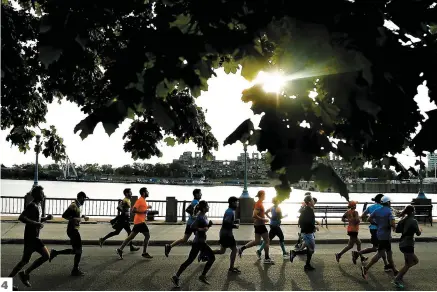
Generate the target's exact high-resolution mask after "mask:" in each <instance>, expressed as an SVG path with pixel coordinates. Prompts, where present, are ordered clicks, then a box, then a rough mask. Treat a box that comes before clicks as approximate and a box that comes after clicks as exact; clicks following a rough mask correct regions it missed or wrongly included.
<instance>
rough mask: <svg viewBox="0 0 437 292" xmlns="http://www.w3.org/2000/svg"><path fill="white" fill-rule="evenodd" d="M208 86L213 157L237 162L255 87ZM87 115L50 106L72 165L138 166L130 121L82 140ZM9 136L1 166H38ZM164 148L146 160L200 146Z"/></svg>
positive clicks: (241, 83)
mask: <svg viewBox="0 0 437 292" xmlns="http://www.w3.org/2000/svg"><path fill="white" fill-rule="evenodd" d="M208 83H209V90H208V91H207V92H203V94H202V95H201V96H200V97H199V98H198V99H197V104H198V105H199V106H201V107H203V108H204V109H206V110H207V112H206V114H205V115H206V121H207V122H208V123H209V124H210V125H211V127H212V132H213V134H214V135H215V137H216V138H217V139H218V141H219V143H220V148H219V151H217V152H214V155H215V156H216V158H217V159H220V160H235V159H236V158H237V156H238V155H239V154H240V153H241V152H242V149H243V147H242V145H241V144H240V143H238V144H234V145H231V146H226V147H223V146H222V145H223V141H224V139H225V138H226V137H227V136H228V135H229V134H230V133H232V131H233V130H234V129H235V128H236V127H237V126H238V125H240V123H241V122H243V121H244V120H245V119H247V118H252V120H253V122H254V123H255V124H256V125H257V123H258V122H259V119H260V116H255V115H254V114H253V113H252V111H251V110H250V104H245V103H243V102H242V101H241V93H242V91H243V89H245V88H247V87H249V86H250V83H249V82H248V81H246V80H245V79H244V78H243V77H241V75H240V72H238V73H237V74H235V75H233V74H230V75H227V74H226V73H224V71H223V70H218V71H217V77H214V78H211V79H210V80H209V82H208ZM266 89H267V88H266ZM418 92H419V93H418V95H417V96H416V97H415V100H416V102H417V103H418V105H419V107H420V109H421V110H422V111H424V112H426V111H429V110H431V109H434V108H436V106H435V104H434V103H430V99H429V97H428V94H427V93H428V89H427V88H426V86H422V85H421V86H419V87H418ZM84 117H85V115H84V114H83V113H82V112H81V111H80V110H79V108H78V107H77V106H76V105H75V104H73V103H70V102H67V101H64V102H62V104H58V103H57V102H55V103H53V104H51V105H49V110H48V114H47V117H46V118H47V124H48V125H56V127H57V129H58V132H59V134H60V135H61V136H62V137H63V138H64V142H65V145H66V146H67V154H68V156H69V157H70V159H71V161H72V162H74V163H76V164H85V163H99V164H112V165H113V166H121V165H124V164H131V163H133V162H134V161H133V159H131V157H130V154H128V153H125V152H124V151H123V143H124V142H123V139H122V136H123V133H124V132H125V131H126V130H127V129H128V127H129V123H130V121H129V120H126V121H125V122H124V123H123V124H122V125H121V126H120V128H119V129H117V131H116V132H115V133H114V134H112V136H111V137H108V135H107V134H106V133H105V131H104V129H103V126H102V125H101V124H99V125H97V127H96V129H95V130H94V134H93V135H90V136H89V137H88V138H86V139H85V140H83V141H82V140H81V138H80V137H79V135H77V134H76V135H75V134H74V133H73V129H74V127H75V125H76V124H77V123H78V122H79V121H80V120H81V119H82V118H84ZM7 133H8V132H7V131H1V133H0V137H1V140H0V149H1V153H2V155H1V162H2V163H3V164H5V165H6V166H12V165H13V164H22V163H27V162H33V161H34V159H35V153H34V152H33V150H32V151H29V152H28V153H26V154H22V153H20V152H19V151H18V149H17V148H15V147H11V146H10V144H9V143H8V142H6V140H5V139H6V135H7ZM32 149H33V146H32ZM160 149H161V151H162V152H163V157H161V158H156V157H154V158H152V159H150V160H148V161H144V162H148V163H156V162H161V163H168V162H171V161H172V160H173V159H175V158H178V157H179V156H180V155H181V154H182V153H183V152H184V151H193V152H194V151H197V149H196V146H195V145H194V144H192V143H190V144H186V145H177V146H175V147H168V146H166V145H165V143H162V145H161V146H160ZM248 150H249V152H253V151H256V148H255V147H249V148H248ZM398 158H399V159H400V161H401V163H403V164H404V165H405V166H407V167H409V166H414V163H415V157H414V154H413V153H412V151H410V150H409V151H406V152H405V153H404V155H399V156H398ZM138 162H141V161H138ZM40 163H41V164H48V163H52V160H51V159H49V158H45V157H44V156H43V155H40Z"/></svg>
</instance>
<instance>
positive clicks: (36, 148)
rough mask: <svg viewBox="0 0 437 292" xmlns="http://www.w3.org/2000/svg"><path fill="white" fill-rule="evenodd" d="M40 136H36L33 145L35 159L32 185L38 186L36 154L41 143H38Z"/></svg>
mask: <svg viewBox="0 0 437 292" xmlns="http://www.w3.org/2000/svg"><path fill="white" fill-rule="evenodd" d="M40 138H41V136H40V135H36V145H35V153H36V159H35V174H34V176H33V185H34V186H37V185H38V154H39V152H40V150H41V143H40Z"/></svg>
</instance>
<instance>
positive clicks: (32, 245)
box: [24, 237, 45, 252]
mask: <svg viewBox="0 0 437 292" xmlns="http://www.w3.org/2000/svg"><path fill="white" fill-rule="evenodd" d="M44 246H45V245H44V243H43V242H42V240H41V239H39V238H37V237H35V238H31V239H29V238H26V239H25V240H24V249H25V250H31V251H32V252H34V251H40V250H41V249H42V248H43V247H44Z"/></svg>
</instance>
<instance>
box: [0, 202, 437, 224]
mask: <svg viewBox="0 0 437 292" xmlns="http://www.w3.org/2000/svg"><path fill="white" fill-rule="evenodd" d="M72 201H73V199H72V198H46V200H45V203H44V206H43V207H44V213H45V214H52V215H54V216H61V215H62V213H63V212H64V211H65V209H66V208H67V207H68V206H69V205H70V203H71V202H72ZM119 201H120V200H117V199H115V200H114V199H90V200H87V202H86V203H85V204H84V206H83V209H82V210H83V214H86V215H87V216H92V217H114V216H116V215H117V212H118V211H117V206H118V202H119ZM147 203H148V204H150V205H152V210H156V211H158V215H156V216H155V217H157V218H165V214H166V206H167V201H166V200H148V201H147ZM190 203H191V201H178V202H177V217H178V220H181V221H186V220H187V219H188V214H187V213H185V209H186V208H187V207H188V205H189V204H190ZM0 204H1V205H0V213H1V214H2V215H18V214H21V212H22V210H23V208H24V197H12V196H1V201H0ZM208 204H209V212H208V217H209V218H211V219H221V218H223V214H224V212H225V211H226V209H227V208H228V203H227V202H224V201H209V202H208ZM369 204H373V202H362V203H358V204H357V210H358V211H359V213H361V212H363V211H364V208H365V207H366V206H367V205H369ZM409 204H411V202H393V203H392V206H393V207H396V206H405V205H409ZM272 205H273V203H272V202H264V207H265V208H266V209H267V208H270V207H271V206H272ZM333 205H334V206H335V205H337V206H345V205H346V203H345V202H320V201H319V202H318V203H317V206H333ZM432 205H433V210H436V206H435V205H437V203H432ZM300 207H301V203H298V202H282V203H281V208H282V212H283V213H284V214H288V215H289V217H288V218H285V219H284V220H283V221H284V222H287V221H295V220H296V218H297V216H298V211H299V209H300ZM294 215H295V216H294ZM333 215H334V214H333ZM338 215H341V214H338ZM435 217H437V212H435V211H434V213H433V218H435Z"/></svg>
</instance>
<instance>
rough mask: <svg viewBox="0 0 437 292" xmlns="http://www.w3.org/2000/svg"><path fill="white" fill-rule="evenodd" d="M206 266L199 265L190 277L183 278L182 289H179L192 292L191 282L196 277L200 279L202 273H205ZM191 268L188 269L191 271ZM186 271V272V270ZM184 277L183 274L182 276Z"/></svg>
mask: <svg viewBox="0 0 437 292" xmlns="http://www.w3.org/2000/svg"><path fill="white" fill-rule="evenodd" d="M193 264H194V262H193ZM204 266H205V264H204V263H202V264H199V265H198V266H197V268H196V269H195V270H194V271H193V272H192V273H191V274H190V275H189V276H188V277H186V278H183V277H181V284H182V285H181V288H179V289H180V290H185V291H187V290H190V289H189V288H190V287H189V284H190V282H191V280H192V279H193V278H194V277H196V278H198V277H199V276H200V275H201V273H202V271H203V268H204ZM189 268H190V267H188V269H189ZM178 269H179V266H178ZM185 271H186V270H185ZM182 275H183V274H182ZM196 281H198V279H196Z"/></svg>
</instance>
